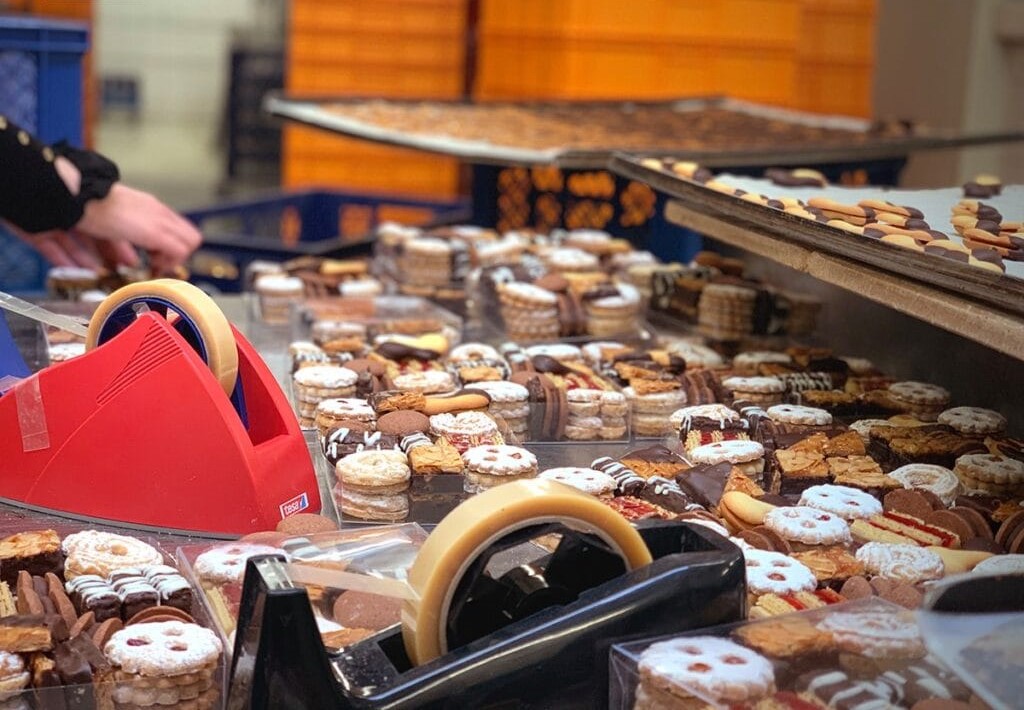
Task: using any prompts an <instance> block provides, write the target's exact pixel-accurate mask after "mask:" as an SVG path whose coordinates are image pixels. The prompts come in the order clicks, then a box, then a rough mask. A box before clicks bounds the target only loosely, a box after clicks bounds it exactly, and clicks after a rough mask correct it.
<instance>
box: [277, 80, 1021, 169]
mask: <svg viewBox="0 0 1024 710" xmlns="http://www.w3.org/2000/svg"><path fill="white" fill-rule="evenodd" d="M370 104H376V105H380V106H382V107H386V108H394V109H401V108H403V107H409V108H417V109H422V108H423V107H425V106H426V107H428V108H434V109H436V110H437V112H438V115H441V114H443V112H444V111H445V110H446V109H456V108H457V109H459V110H460V111H463V112H465V116H463V118H464V119H465V120H466V122H467V123H472V124H473V125H474V126H476V127H479V126H481V125H489V124H488V122H487V121H486V120H482V119H483V116H484V115H485V113H484V112H486V111H488V110H490V109H493V108H496V107H498V108H513V109H516V110H518V111H521V112H524V115H530V116H536V117H537V118H551V117H553V116H555V115H557V114H562V113H565V112H566V110H567V109H570V110H571V116H572V117H571V119H568V118H567V119H566V120H567V121H569V120H571V122H572V124H573V125H586V124H588V123H590V124H592V125H600V121H601V120H603V119H602V115H603V116H604V117H605V118H606V117H607V115H608V114H607V111H608V109H614V110H616V111H620V112H621V113H622V114H623V116H624V117H628V116H629V115H630V114H631V113H635V112H636V111H637V110H641V109H646V110H652V109H653V110H656V111H660V112H663V113H664V115H665V116H666V117H671V116H673V115H679V114H682V113H691V112H695V111H701V110H708V109H715V110H725V111H729V112H732V113H736V114H744V115H747V116H753V117H757V118H761V119H764V120H765V121H766V122H767V121H781V122H783V123H786V124H790V125H792V126H794V127H797V126H813V127H817V128H827V129H832V130H835V131H838V132H839V133H837V134H835V137H834V140H833V139H830V140H828V141H826V142H819V143H808V142H807V141H806V140H799V139H794V141H792V142H791V143H790V144H788V145H786V144H784V143H779V142H778V141H777V140H775V141H774V142H773V143H771V144H768V143H765V142H763V141H761V142H757V141H750V142H748V143H747V144H746V145H744V143H743V142H742V141H736V142H730V143H729V145H728V147H727V148H717V149H679V148H675V147H674V146H673V145H661V146H657V145H649V144H638V143H635V142H631V141H630V140H629V135H628V134H624V135H623V138H622V141H621V142H616V143H615V144H609V145H594V146H587V147H567V146H558V145H553V146H547V147H544V148H537V147H528V146H524V145H517V144H516V143H515V141H514V139H513V140H510V139H509V137H508V136H507V135H501V134H500V133H497V132H496V134H495V135H486V134H481V135H482V136H483V137H481V138H479V139H469V138H458V137H453V136H449V135H445V134H442V133H432V132H427V131H414V130H404V129H402V128H395V127H385V126H382V125H379V124H377V123H373V122H371V121H367V120H360V119H356V118H352V117H346V116H342V115H340V114H338V113H336V112H334V111H332V110H331V106H339V107H342V106H348V107H360V106H368V105H370ZM264 109H265V110H266V111H268V112H269V113H271V114H272V115H274V116H278V117H281V118H285V119H289V120H292V121H297V122H299V123H303V124H306V125H310V126H314V127H317V128H322V129H325V130H328V131H332V132H335V133H341V134H344V135H348V136H354V137H356V138H362V139H364V140H371V141H376V142H379V143H387V144H391V145H396V146H403V147H406V148H415V149H418V150H423V151H428V152H432V153H440V154H443V155H451V156H455V157H459V158H462V159H464V160H467V161H470V162H474V163H494V164H501V165H508V164H525V165H530V164H555V165H558V166H561V167H565V168H604V167H606V165H607V163H608V161H609V160H610V159H611V157H612V154H613V153H614V152H619V151H625V152H630V153H653V154H656V155H666V156H668V155H671V156H676V157H686V158H689V159H692V160H697V161H699V162H701V163H703V164H705V165H708V166H712V167H725V166H736V165H743V166H759V165H764V166H769V165H776V164H792V163H806V164H812V163H813V164H818V163H824V162H844V161H864V160H871V159H883V158H896V157H904V156H906V154H907V153H908V152H910V151H913V150H925V149H935V148H952V147H957V146H965V145H979V144H985V143H999V142H1006V141H1016V140H1024V131H1008V132H1002V133H982V134H960V133H955V132H928V133H922V132H917V133H914V132H910V133H906V134H898V135H887V134H885V133H882V132H875V131H873V130H872V125H871V124H870V123H869V122H868V121H865V120H863V119H858V118H852V117H846V116H823V115H817V114H811V113H804V112H800V111H792V110H788V109H782V108H778V107H773V106H767V105H763V104H755V103H749V102H745V101H738V100H735V99H730V98H726V97H721V96H712V97H698V98H687V99H680V100H676V101H662V102H607V101H605V102H522V103H508V102H493V103H490V102H489V103H486V104H479V105H477V104H472V103H467V102H462V101H437V100H431V101H429V102H425V101H411V100H405V101H388V100H381V99H369V98H351V97H344V98H343V97H283V96H280V95H277V94H270V95H268V96H267V98H266V99H265V101H264ZM474 112H475V113H478V114H480V115H479V116H478V117H477V120H475V119H474ZM751 133H752V134H753V133H755V131H751ZM669 134H670V135H677V134H675V133H673V132H672V131H669ZM691 137H692V136H691Z"/></svg>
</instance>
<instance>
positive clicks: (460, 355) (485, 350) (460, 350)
mask: <svg viewBox="0 0 1024 710" xmlns="http://www.w3.org/2000/svg"><path fill="white" fill-rule="evenodd" d="M501 359H502V357H501V355H500V354H498V351H497V350H496V349H494V348H493V347H491V346H490V345H487V344H486V343H462V344H461V345H456V346H455V347H454V348H452V349H451V352H449V353H448V361H449V362H460V361H462V360H501Z"/></svg>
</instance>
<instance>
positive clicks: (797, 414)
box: [768, 404, 832, 426]
mask: <svg viewBox="0 0 1024 710" xmlns="http://www.w3.org/2000/svg"><path fill="white" fill-rule="evenodd" d="M768 418H769V419H771V420H772V421H776V422H782V423H783V424H806V425H808V426H826V425H828V424H831V423H832V415H831V414H829V413H828V412H826V411H825V410H824V409H818V408H817V407H802V406H800V405H797V404H776V405H774V406H771V407H768Z"/></svg>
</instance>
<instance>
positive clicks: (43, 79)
mask: <svg viewBox="0 0 1024 710" xmlns="http://www.w3.org/2000/svg"><path fill="white" fill-rule="evenodd" d="M88 48H89V30H88V27H87V26H86V25H85V24H82V23H79V22H61V21H54V20H49V19H39V18H35V17H0V114H3V115H5V116H7V117H8V118H9V119H10V120H12V121H14V122H15V123H17V124H18V125H19V126H21V127H22V128H24V129H25V130H27V131H29V132H31V133H33V134H34V135H36V136H38V137H39V139H40V140H42V141H44V142H46V143H55V142H57V141H59V140H67V141H68V142H69V143H72V144H75V145H81V143H82V56H83V55H84V54H85V52H86V50H87V49H88ZM46 271H47V265H46V262H45V261H44V260H43V258H42V257H40V256H39V254H38V253H37V252H36V251H35V250H34V249H32V248H31V247H30V246H28V245H27V244H24V243H23V242H21V241H19V240H18V239H16V238H15V237H14V236H12V235H10V234H8V233H7V232H6V231H5V230H4V229H2V228H0V290H4V291H21V292H25V291H39V290H42V289H43V287H44V284H45V279H46Z"/></svg>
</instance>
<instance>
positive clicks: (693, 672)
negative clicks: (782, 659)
mask: <svg viewBox="0 0 1024 710" xmlns="http://www.w3.org/2000/svg"><path fill="white" fill-rule="evenodd" d="M639 670H640V678H641V681H642V683H643V684H650V685H651V686H652V687H655V688H657V689H659V690H663V691H666V692H669V693H671V694H672V695H676V696H682V697H687V696H690V695H691V694H696V695H699V696H703V697H706V698H714V699H715V700H717V701H718V702H719V703H721V704H724V705H728V704H731V703H744V702H746V701H748V700H758V699H760V698H762V697H764V696H766V695H769V694H771V693H772V692H773V691H774V689H775V673H774V671H773V670H772V664H771V662H770V661H768V659H766V658H765V657H764V656H761V655H760V654H757V653H755V652H753V651H751V650H750V649H749V648H746V647H745V646H740V645H739V644H738V643H735V642H733V641H730V640H728V639H724V638H719V637H717V636H690V637H684V638H677V639H671V640H669V641H661V642H659V643H655V644H652V645H650V646H649V647H648V648H647V650H646V651H644V652H643V653H642V654H640V661H639ZM697 704H702V703H699V701H698V703H697Z"/></svg>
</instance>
